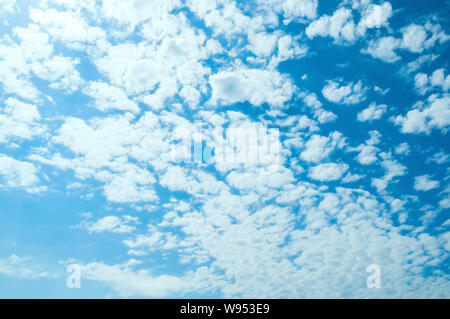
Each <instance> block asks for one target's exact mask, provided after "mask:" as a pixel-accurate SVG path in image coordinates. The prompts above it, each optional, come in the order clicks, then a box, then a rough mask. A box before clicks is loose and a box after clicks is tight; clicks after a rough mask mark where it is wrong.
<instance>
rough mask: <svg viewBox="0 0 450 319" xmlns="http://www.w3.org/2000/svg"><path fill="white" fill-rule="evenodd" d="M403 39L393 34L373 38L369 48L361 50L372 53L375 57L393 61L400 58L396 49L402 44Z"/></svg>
mask: <svg viewBox="0 0 450 319" xmlns="http://www.w3.org/2000/svg"><path fill="white" fill-rule="evenodd" d="M400 44H401V41H400V40H399V39H396V38H394V37H392V36H388V37H383V38H379V39H377V40H371V41H370V42H369V46H368V48H367V49H363V50H362V51H361V52H363V53H367V54H370V55H371V56H372V57H373V58H375V59H380V60H383V61H385V62H389V63H393V62H395V61H398V60H400V57H399V56H398V55H397V53H395V50H396V49H397V48H398V47H399V46H400Z"/></svg>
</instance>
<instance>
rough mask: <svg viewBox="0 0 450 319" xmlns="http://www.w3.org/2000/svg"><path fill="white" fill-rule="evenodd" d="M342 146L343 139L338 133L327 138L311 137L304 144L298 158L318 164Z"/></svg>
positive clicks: (343, 143)
mask: <svg viewBox="0 0 450 319" xmlns="http://www.w3.org/2000/svg"><path fill="white" fill-rule="evenodd" d="M344 145H345V138H343V136H342V134H341V133H339V132H333V133H331V134H330V135H329V136H328V137H326V136H320V135H313V136H312V137H311V138H310V139H309V141H308V142H307V143H306V145H305V150H304V151H303V152H302V153H301V154H300V158H301V159H302V160H304V161H307V162H313V163H318V162H320V161H321V160H323V159H324V158H326V157H327V156H328V155H329V154H331V152H333V151H334V150H335V149H336V148H342V147H343V146H344Z"/></svg>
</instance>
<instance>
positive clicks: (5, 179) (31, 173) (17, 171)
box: [0, 154, 44, 193]
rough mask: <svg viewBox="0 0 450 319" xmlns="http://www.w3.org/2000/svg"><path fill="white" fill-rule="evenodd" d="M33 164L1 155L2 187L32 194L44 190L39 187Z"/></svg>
mask: <svg viewBox="0 0 450 319" xmlns="http://www.w3.org/2000/svg"><path fill="white" fill-rule="evenodd" d="M36 174H37V170H36V168H35V167H34V165H33V164H31V163H28V162H21V161H18V160H15V159H14V158H11V157H8V156H6V155H2V154H0V187H5V188H10V187H14V188H15V187H20V188H24V189H25V190H26V191H28V192H30V193H35V192H39V191H41V190H44V189H43V188H39V187H37V184H38V182H39V178H38V177H37V176H36Z"/></svg>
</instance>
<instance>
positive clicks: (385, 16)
mask: <svg viewBox="0 0 450 319" xmlns="http://www.w3.org/2000/svg"><path fill="white" fill-rule="evenodd" d="M391 15H392V6H391V4H390V3H389V2H384V3H383V4H381V5H378V4H371V5H368V6H365V7H364V9H363V10H362V12H361V19H360V21H359V23H358V24H355V22H354V20H353V14H352V10H350V9H348V8H345V7H341V8H339V9H337V10H336V11H335V12H334V13H333V15H331V16H329V15H323V16H321V17H320V18H318V19H317V20H314V21H313V22H312V23H311V24H310V25H309V26H308V27H307V28H306V35H307V36H308V37H309V38H311V39H312V38H314V37H317V36H321V37H327V36H329V37H331V38H333V39H334V42H335V43H340V42H353V41H355V40H356V39H358V38H360V37H362V36H364V35H365V33H366V31H367V29H373V28H381V27H383V26H387V24H388V20H389V18H390V17H391Z"/></svg>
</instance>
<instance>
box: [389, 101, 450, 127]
mask: <svg viewBox="0 0 450 319" xmlns="http://www.w3.org/2000/svg"><path fill="white" fill-rule="evenodd" d="M393 121H394V123H395V124H397V125H400V126H401V129H400V130H401V132H402V133H412V134H421V133H425V134H430V133H431V131H432V130H433V129H440V130H441V131H442V132H446V131H447V126H448V125H449V124H450V96H448V95H447V94H445V95H444V96H442V97H438V96H437V95H432V96H430V97H429V98H428V100H427V102H426V103H418V104H416V106H415V107H414V108H413V109H412V110H411V111H409V112H408V113H407V114H406V116H402V115H398V116H397V117H395V118H394V119H393Z"/></svg>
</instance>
